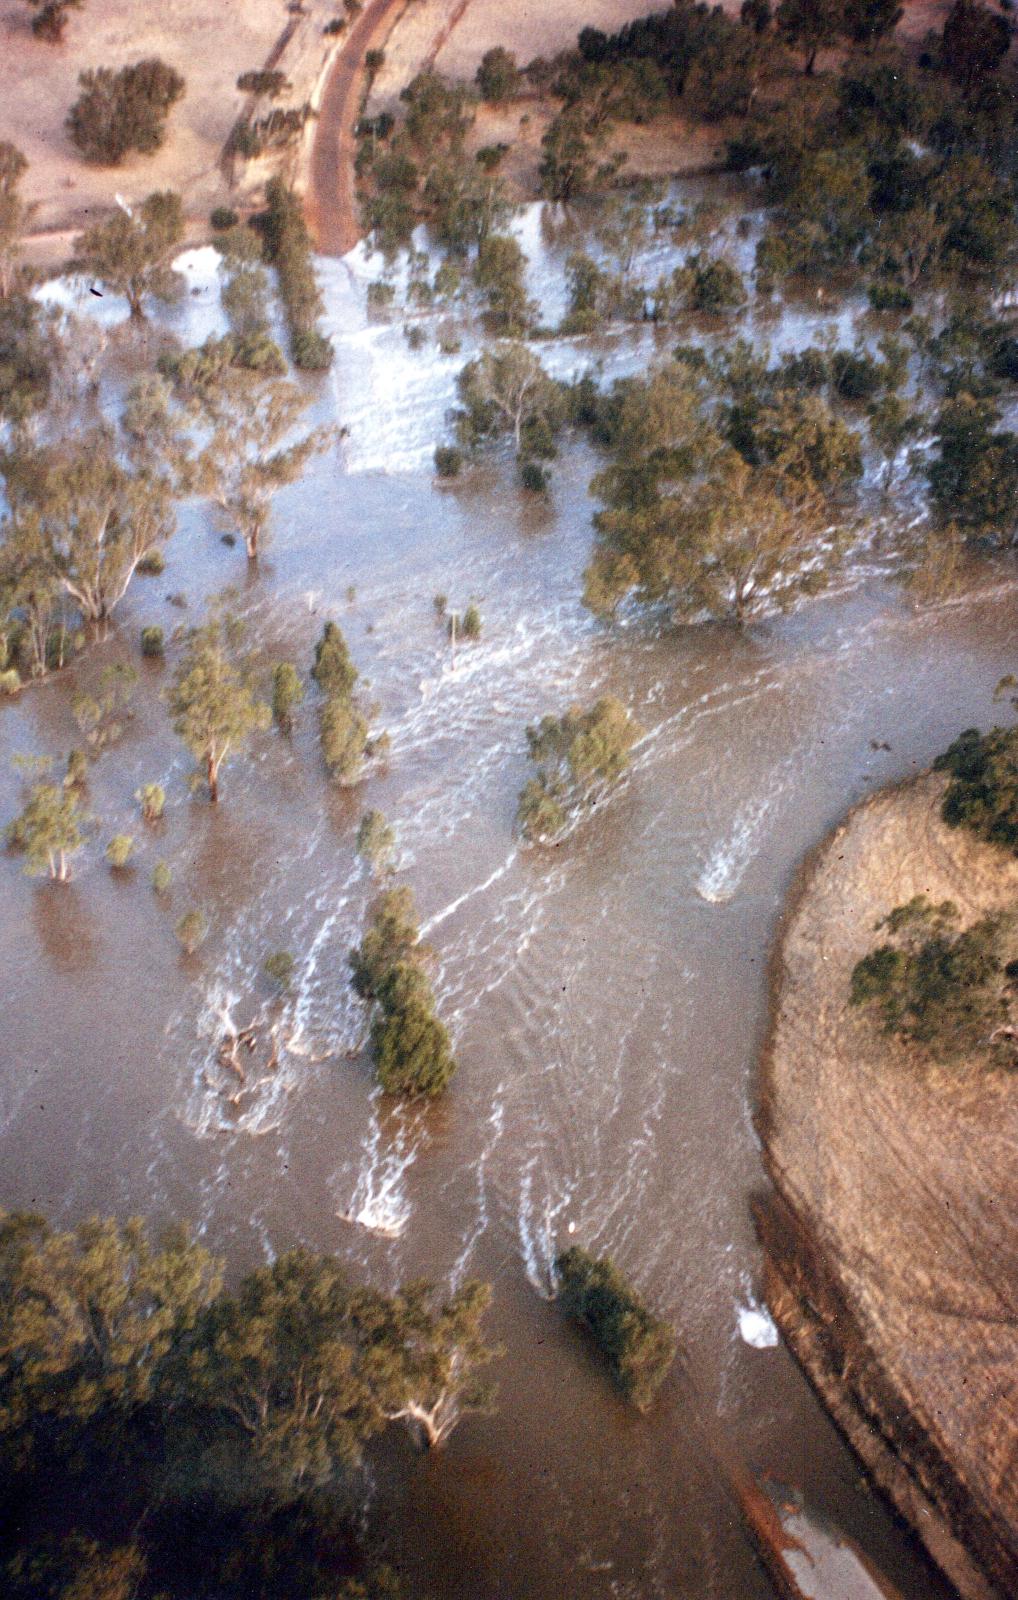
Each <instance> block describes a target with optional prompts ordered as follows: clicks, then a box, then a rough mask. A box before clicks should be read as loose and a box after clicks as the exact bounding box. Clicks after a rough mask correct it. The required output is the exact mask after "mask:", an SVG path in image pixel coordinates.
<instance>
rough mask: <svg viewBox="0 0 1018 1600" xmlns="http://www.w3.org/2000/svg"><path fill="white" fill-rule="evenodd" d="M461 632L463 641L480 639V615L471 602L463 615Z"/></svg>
mask: <svg viewBox="0 0 1018 1600" xmlns="http://www.w3.org/2000/svg"><path fill="white" fill-rule="evenodd" d="M462 631H463V637H464V639H479V638H480V637H481V613H480V611H479V610H478V609H477V607H476V606H475V605H474V604H473V602H471V604H470V605H468V606H467V609H466V610H465V611H464V613H463V624H462Z"/></svg>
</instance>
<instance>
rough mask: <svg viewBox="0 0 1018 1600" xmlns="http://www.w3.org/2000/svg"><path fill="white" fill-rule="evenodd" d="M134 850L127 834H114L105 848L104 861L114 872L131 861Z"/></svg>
mask: <svg viewBox="0 0 1018 1600" xmlns="http://www.w3.org/2000/svg"><path fill="white" fill-rule="evenodd" d="M133 849H134V840H133V839H132V838H131V835H130V834H129V833H115V834H114V835H113V838H112V839H111V840H110V842H109V844H108V845H107V846H106V859H107V861H108V862H109V864H110V866H111V867H113V868H114V869H115V870H119V869H120V868H122V867H126V866H127V863H128V862H129V861H130V859H131V852H132V850H133Z"/></svg>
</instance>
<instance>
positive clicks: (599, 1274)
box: [555, 1246, 675, 1411]
mask: <svg viewBox="0 0 1018 1600" xmlns="http://www.w3.org/2000/svg"><path fill="white" fill-rule="evenodd" d="M555 1275H556V1277H557V1279H558V1282H559V1299H560V1300H561V1302H562V1305H563V1307H564V1309H565V1310H566V1312H567V1313H568V1315H569V1316H571V1317H574V1318H575V1319H576V1321H577V1322H580V1323H582V1324H583V1325H584V1327H586V1328H587V1329H588V1330H589V1332H590V1333H591V1335H592V1337H593V1338H594V1340H595V1342H596V1344H597V1345H598V1347H599V1349H600V1350H601V1351H602V1353H603V1355H604V1356H605V1358H606V1360H607V1362H608V1366H609V1369H610V1371H611V1374H612V1377H613V1378H614V1379H615V1382H616V1383H617V1384H618V1386H619V1388H620V1389H621V1390H622V1393H623V1394H624V1395H625V1397H626V1399H627V1400H631V1401H632V1403H633V1405H634V1406H636V1408H637V1410H639V1411H646V1410H647V1409H648V1407H649V1406H650V1403H651V1401H652V1400H653V1399H654V1396H655V1395H656V1394H657V1391H658V1390H659V1389H660V1387H661V1385H662V1383H663V1382H664V1380H665V1378H666V1377H667V1376H668V1372H669V1369H670V1367H671V1364H672V1362H673V1360H674V1359H675V1334H674V1331H673V1330H672V1329H671V1328H670V1327H669V1325H668V1323H667V1322H663V1321H662V1320H661V1318H660V1317H655V1316H654V1315H653V1314H652V1313H651V1312H650V1311H648V1310H647V1307H646V1306H645V1305H644V1304H643V1302H642V1301H641V1300H640V1298H639V1297H638V1295H636V1293H635V1292H634V1291H633V1290H632V1289H631V1288H630V1287H629V1285H628V1283H627V1282H626V1280H625V1279H624V1278H623V1276H622V1274H621V1272H619V1270H618V1268H617V1267H616V1266H615V1265H614V1264H613V1262H611V1261H610V1260H609V1259H608V1258H607V1257H603V1258H601V1259H600V1260H599V1259H598V1258H597V1257H596V1256H592V1255H588V1253H587V1251H586V1250H581V1249H579V1248H578V1247H577V1246H573V1247H572V1248H571V1249H569V1250H564V1251H563V1252H562V1254H561V1255H559V1256H557V1257H556V1259H555Z"/></svg>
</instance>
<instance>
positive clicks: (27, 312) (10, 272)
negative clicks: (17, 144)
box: [0, 194, 52, 422]
mask: <svg viewBox="0 0 1018 1600" xmlns="http://www.w3.org/2000/svg"><path fill="white" fill-rule="evenodd" d="M2 203H3V198H2V194H0V206H2ZM18 237H19V238H20V225H19V232H18ZM5 263H6V265H5ZM15 273H16V253H15V247H14V243H13V240H12V241H11V242H10V243H9V245H8V247H7V249H6V250H5V247H4V243H3V238H2V222H0V421H2V422H24V421H25V420H26V419H27V418H28V417H30V416H32V415H33V414H34V413H35V412H37V411H40V410H41V409H42V408H43V407H44V406H45V405H46V402H47V399H48V398H49V394H50V386H51V379H52V365H51V356H52V349H51V346H50V345H49V343H48V341H47V338H46V332H45V329H44V327H43V316H42V310H41V308H40V307H39V306H38V305H37V304H36V302H35V301H34V300H30V299H29V298H28V297H27V295H22V294H15V293H14V292H13V287H14V282H15ZM5 279H6V282H7V283H8V285H9V286H10V287H9V289H8V290H7V292H6V293H5V292H4V282H5Z"/></svg>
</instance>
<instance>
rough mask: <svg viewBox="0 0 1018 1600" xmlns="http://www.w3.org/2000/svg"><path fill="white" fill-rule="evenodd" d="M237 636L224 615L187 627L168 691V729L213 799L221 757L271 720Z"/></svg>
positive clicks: (233, 624)
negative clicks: (180, 742) (187, 752)
mask: <svg viewBox="0 0 1018 1600" xmlns="http://www.w3.org/2000/svg"><path fill="white" fill-rule="evenodd" d="M240 639H241V629H240V626H239V624H238V623H236V622H235V621H233V620H232V619H231V618H228V617H227V618H216V619H215V620H214V621H212V622H208V623H206V624H205V626H204V627H202V628H193V629H192V630H191V632H190V633H189V634H188V636H187V643H186V645H185V649H184V655H183V659H182V660H181V663H180V666H179V667H178V668H177V672H176V676H175V678H174V682H173V686H172V688H171V689H170V691H169V695H168V701H169V707H170V712H171V714H172V716H173V731H174V732H175V733H176V734H177V735H178V736H179V737H180V738H181V739H183V741H184V743H185V744H186V745H187V748H188V749H189V750H190V752H191V754H192V756H193V757H194V759H195V761H196V762H198V763H199V765H200V767H201V769H202V771H203V773H204V778H205V782H206V783H207V785H208V791H209V799H210V800H211V801H212V803H213V805H214V804H215V803H216V802H217V801H218V799H219V773H220V769H221V768H222V766H223V763H224V762H225V761H226V760H227V758H228V757H229V756H230V755H231V754H234V753H235V752H236V751H237V750H239V749H241V748H242V747H243V746H244V745H245V744H246V743H247V740H248V739H249V738H250V736H251V734H252V733H254V732H256V731H258V730H262V729H265V728H267V727H268V726H269V724H270V722H271V720H272V713H271V711H270V709H269V707H268V706H267V705H266V704H265V702H264V701H263V700H259V699H258V697H257V695H256V693H255V691H254V688H253V684H252V665H251V658H250V657H249V656H245V655H243V654H241V653H240V650H239V645H240Z"/></svg>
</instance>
